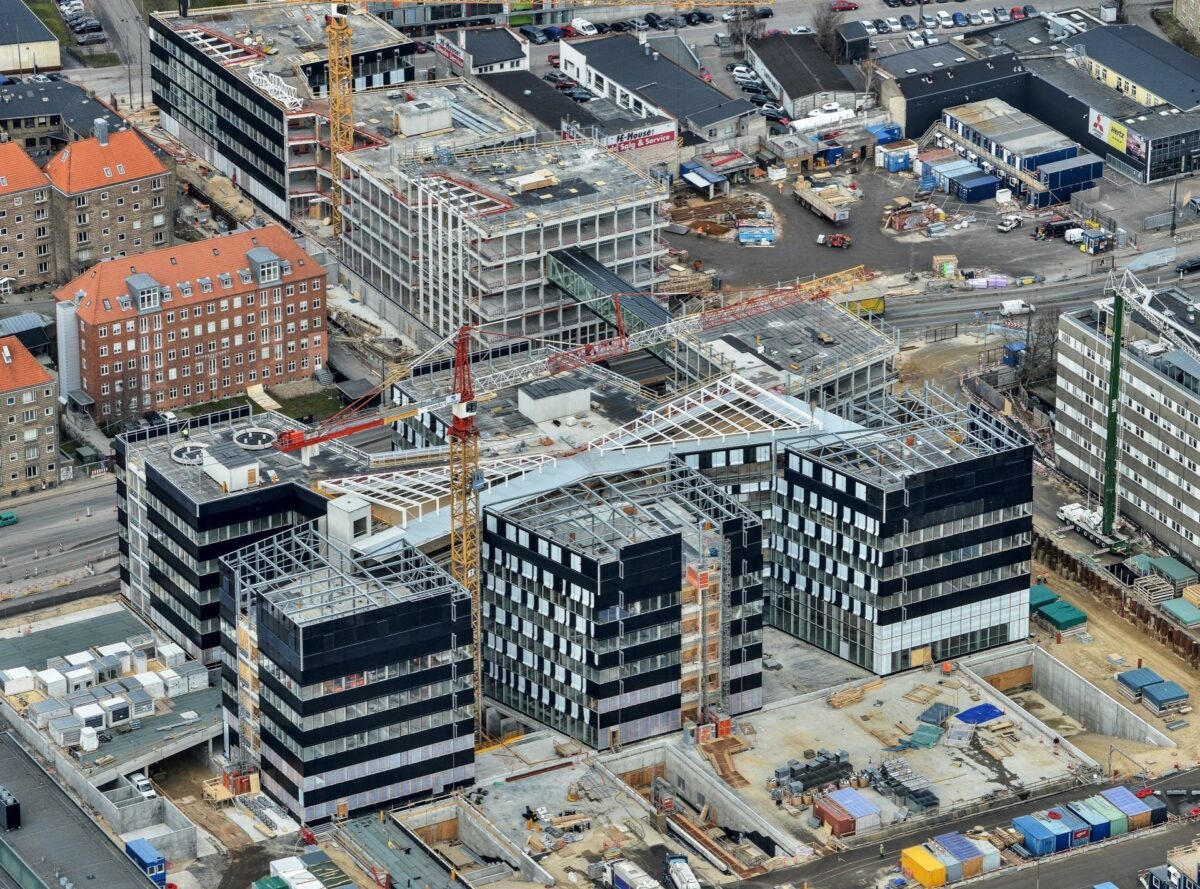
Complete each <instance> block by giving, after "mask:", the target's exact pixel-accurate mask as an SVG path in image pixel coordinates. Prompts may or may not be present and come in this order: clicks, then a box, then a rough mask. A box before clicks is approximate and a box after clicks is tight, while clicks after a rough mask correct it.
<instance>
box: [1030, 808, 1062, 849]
mask: <svg viewBox="0 0 1200 889" xmlns="http://www.w3.org/2000/svg"><path fill="white" fill-rule="evenodd" d="M1034 817H1035V818H1037V820H1038V821H1040V822H1042V824H1044V825H1046V829H1047V830H1049V831H1050V832H1051V833H1052V834H1054V851H1055V852H1065V851H1066V850H1067V849H1070V848H1071V829H1070V828H1069V827H1067V826H1066V825H1065V824H1063V823H1062V822H1061V821H1057V820H1055V819H1054V818H1051V817H1050V816H1049V815H1046V814H1045V813H1042V814H1040V815H1035V816H1034Z"/></svg>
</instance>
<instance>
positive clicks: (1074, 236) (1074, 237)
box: [1063, 228, 1083, 244]
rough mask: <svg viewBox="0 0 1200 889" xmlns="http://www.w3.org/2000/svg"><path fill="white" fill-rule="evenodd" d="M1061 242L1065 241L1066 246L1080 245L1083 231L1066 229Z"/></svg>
mask: <svg viewBox="0 0 1200 889" xmlns="http://www.w3.org/2000/svg"><path fill="white" fill-rule="evenodd" d="M1063 240H1064V241H1066V242H1067V243H1068V244H1082V243H1083V229H1081V228H1069V229H1067V230H1066V231H1065V232H1063Z"/></svg>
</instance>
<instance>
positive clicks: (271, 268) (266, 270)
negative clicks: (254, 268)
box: [258, 260, 279, 285]
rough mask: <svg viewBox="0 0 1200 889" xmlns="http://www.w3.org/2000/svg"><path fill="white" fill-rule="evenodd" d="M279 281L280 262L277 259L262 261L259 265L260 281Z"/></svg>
mask: <svg viewBox="0 0 1200 889" xmlns="http://www.w3.org/2000/svg"><path fill="white" fill-rule="evenodd" d="M278 281H279V263H278V262H276V261H275V260H270V261H268V262H264V263H262V264H261V265H260V266H259V267H258V283H259V284H260V285H261V284H276V283H278Z"/></svg>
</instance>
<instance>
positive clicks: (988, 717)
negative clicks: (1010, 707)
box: [958, 704, 1004, 725]
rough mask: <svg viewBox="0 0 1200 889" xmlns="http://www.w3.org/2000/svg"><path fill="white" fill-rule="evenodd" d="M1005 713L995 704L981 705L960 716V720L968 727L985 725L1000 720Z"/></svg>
mask: <svg viewBox="0 0 1200 889" xmlns="http://www.w3.org/2000/svg"><path fill="white" fill-rule="evenodd" d="M1003 715H1004V711H1003V710H1001V709H1000V708H999V707H997V706H995V705H994V704H979V705H977V706H975V707H971V708H970V709H969V710H964V711H963V712H962V713H959V714H958V718H959V719H961V720H962V721H963V722H965V723H967V724H968V725H983V724H984V723H985V722H991V721H992V720H993V719H999V718H1000V717H1001V716H1003Z"/></svg>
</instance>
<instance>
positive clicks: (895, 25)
mask: <svg viewBox="0 0 1200 889" xmlns="http://www.w3.org/2000/svg"><path fill="white" fill-rule="evenodd" d="M887 26H888V30H889V31H891V32H892V33H893V34H899V33H900V32H901V31H903V30H904V28H903V27H902V26H901V25H900V19H898V18H896V17H895V16H893V17H891V18H889V19H888V20H887Z"/></svg>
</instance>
